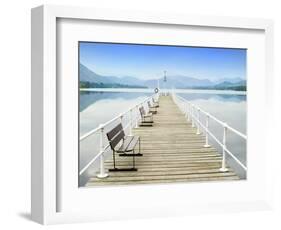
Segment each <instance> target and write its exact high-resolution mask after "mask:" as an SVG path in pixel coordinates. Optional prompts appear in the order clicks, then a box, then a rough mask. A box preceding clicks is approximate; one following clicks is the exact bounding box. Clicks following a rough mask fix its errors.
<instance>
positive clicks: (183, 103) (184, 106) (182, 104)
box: [172, 93, 247, 172]
mask: <svg viewBox="0 0 281 230" xmlns="http://www.w3.org/2000/svg"><path fill="white" fill-rule="evenodd" d="M172 95H173V100H174V102H175V103H176V104H177V105H178V107H179V108H180V110H181V111H182V112H183V113H184V114H185V116H186V118H187V119H188V121H190V122H191V123H192V127H195V126H196V134H198V135H199V134H200V133H201V130H200V129H202V130H203V131H204V132H205V145H204V147H206V148H207V147H210V145H209V137H211V138H213V140H214V141H215V142H216V143H217V144H218V145H219V146H221V148H222V164H221V168H220V171H223V172H226V171H228V169H227V168H226V153H227V154H229V155H230V156H231V157H232V158H233V159H234V160H235V161H236V162H237V163H238V164H239V165H240V166H241V167H242V168H243V169H244V170H245V171H247V166H245V165H244V164H243V163H242V162H241V161H240V160H239V159H238V158H237V157H236V156H234V154H233V153H232V152H231V151H230V150H229V149H228V148H227V145H226V139H227V132H228V131H230V132H232V133H234V134H236V135H238V136H239V137H241V138H242V139H244V140H247V136H246V135H245V134H243V133H241V132H239V131H238V130H236V129H234V128H232V127H230V126H229V125H228V124H227V123H225V122H223V121H221V120H219V119H218V118H216V117H215V116H213V115H212V114H210V113H207V112H206V111H204V110H203V109H201V108H200V107H199V106H197V105H194V104H193V103H191V102H190V101H188V100H186V99H184V98H183V97H181V96H179V95H176V94H175V93H173V94H172ZM201 114H204V115H205V118H206V119H205V124H203V121H202V118H201V117H202V116H201ZM210 119H212V120H213V121H215V122H216V123H218V124H219V125H221V126H222V127H223V139H222V142H221V141H220V140H219V139H218V138H217V137H216V136H215V135H214V134H213V133H212V132H211V131H210V130H209V120H210Z"/></svg>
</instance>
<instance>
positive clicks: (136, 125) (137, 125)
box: [135, 106, 139, 129]
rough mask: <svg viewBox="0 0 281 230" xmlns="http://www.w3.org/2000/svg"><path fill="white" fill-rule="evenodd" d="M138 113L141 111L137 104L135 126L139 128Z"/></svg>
mask: <svg viewBox="0 0 281 230" xmlns="http://www.w3.org/2000/svg"><path fill="white" fill-rule="evenodd" d="M138 113H139V111H138V106H136V125H135V128H136V129H137V128H138V125H139V123H138V122H139V121H138Z"/></svg>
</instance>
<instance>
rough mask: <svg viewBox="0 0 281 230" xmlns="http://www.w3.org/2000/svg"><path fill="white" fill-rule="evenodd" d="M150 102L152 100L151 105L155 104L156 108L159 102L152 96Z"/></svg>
mask: <svg viewBox="0 0 281 230" xmlns="http://www.w3.org/2000/svg"><path fill="white" fill-rule="evenodd" d="M152 102H153V106H155V107H156V108H159V102H158V101H156V100H155V99H154V98H152Z"/></svg>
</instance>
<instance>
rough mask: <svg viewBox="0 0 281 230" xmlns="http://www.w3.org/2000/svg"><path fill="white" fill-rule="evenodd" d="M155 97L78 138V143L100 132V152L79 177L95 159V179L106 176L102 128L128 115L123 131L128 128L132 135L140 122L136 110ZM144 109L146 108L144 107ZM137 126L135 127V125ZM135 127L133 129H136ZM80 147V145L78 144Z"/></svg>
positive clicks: (80, 172) (87, 165) (107, 146)
mask: <svg viewBox="0 0 281 230" xmlns="http://www.w3.org/2000/svg"><path fill="white" fill-rule="evenodd" d="M155 96H157V97H158V94H153V95H152V96H150V97H147V98H145V99H144V100H143V101H141V102H139V103H138V104H136V105H134V106H132V107H131V108H129V109H128V110H126V111H125V112H123V113H121V114H119V115H118V116H116V117H114V118H112V119H111V120H109V121H107V122H106V123H104V124H100V125H99V126H98V127H97V128H94V129H92V130H91V131H89V132H87V133H86V134H84V135H83V136H81V137H80V143H81V142H82V141H84V140H85V139H86V138H88V137H90V136H92V135H93V134H95V133H97V132H100V151H99V153H98V154H97V155H95V156H94V157H93V158H92V159H91V160H90V161H89V162H88V163H87V164H86V165H85V166H84V167H83V168H82V169H81V170H80V171H79V175H82V174H83V173H84V172H85V171H86V170H87V169H88V168H89V167H90V166H91V165H92V164H93V163H94V162H95V161H96V160H97V159H100V167H99V170H100V171H99V173H98V174H97V177H99V178H104V177H107V176H108V174H107V173H105V171H104V156H103V154H104V152H105V151H106V150H107V149H108V148H109V146H110V145H109V144H108V145H106V146H104V143H103V131H104V128H105V127H106V126H108V125H109V124H111V123H113V122H114V121H116V120H117V119H121V121H122V118H123V117H124V116H126V115H127V114H129V120H128V124H126V125H125V127H124V130H127V128H130V132H129V133H130V135H131V134H132V129H133V127H134V125H133V124H134V123H135V124H138V121H139V120H140V115H138V111H137V110H138V108H139V106H144V103H145V102H147V101H150V100H151V101H152V98H154V97H155ZM144 107H146V106H144ZM134 110H136V116H135V118H133V111H134ZM136 126H137V125H136ZM136 126H135V127H136ZM80 145H81V144H80Z"/></svg>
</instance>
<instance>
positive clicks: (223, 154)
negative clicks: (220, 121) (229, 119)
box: [220, 123, 228, 172]
mask: <svg viewBox="0 0 281 230" xmlns="http://www.w3.org/2000/svg"><path fill="white" fill-rule="evenodd" d="M226 132H227V124H226V123H225V124H224V126H223V139H222V144H223V146H222V163H221V168H220V171H221V172H227V171H228V169H227V168H226V167H225V160H226V159H225V153H226V151H225V149H226Z"/></svg>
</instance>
